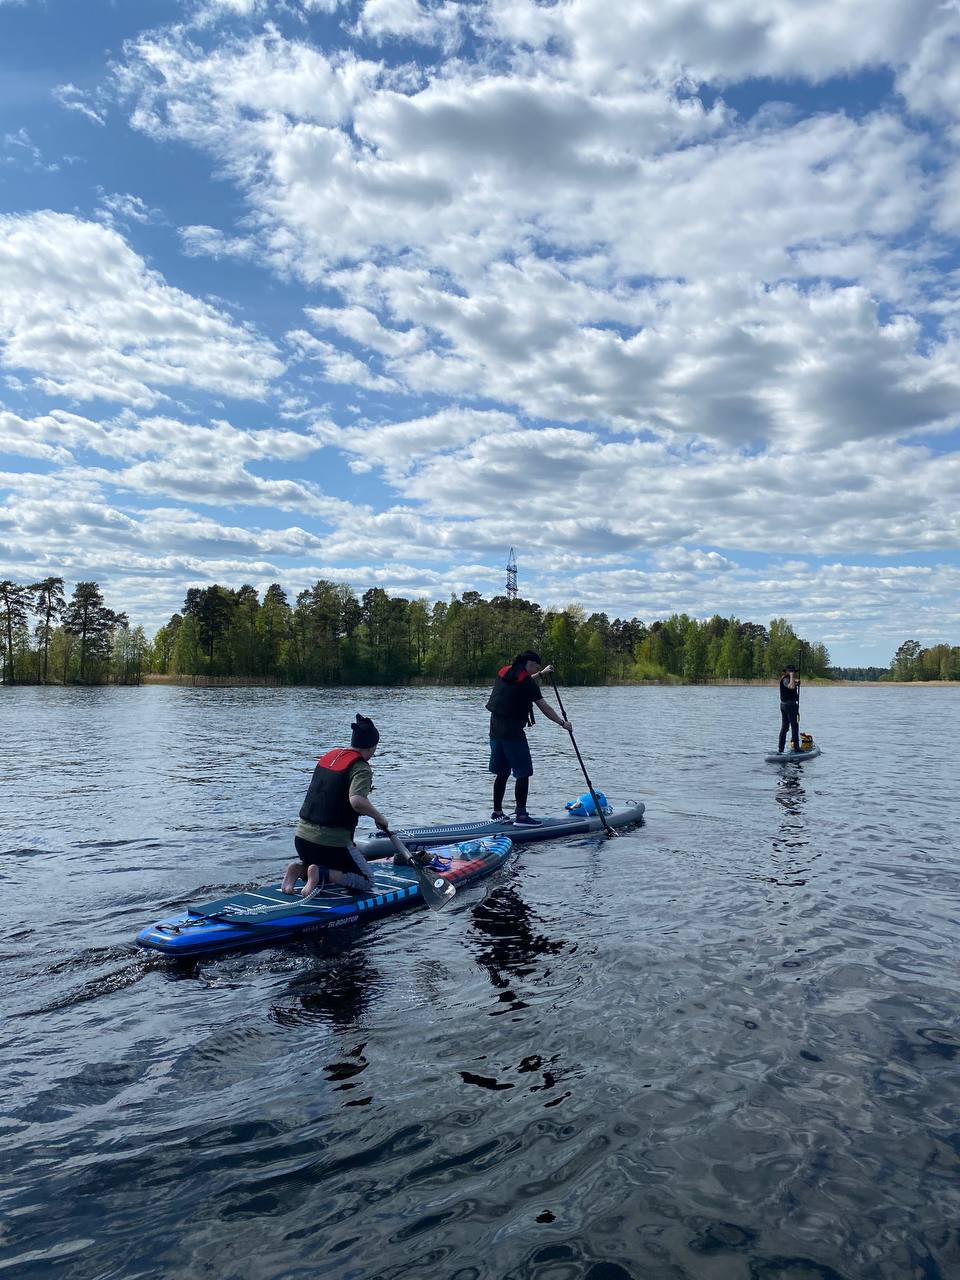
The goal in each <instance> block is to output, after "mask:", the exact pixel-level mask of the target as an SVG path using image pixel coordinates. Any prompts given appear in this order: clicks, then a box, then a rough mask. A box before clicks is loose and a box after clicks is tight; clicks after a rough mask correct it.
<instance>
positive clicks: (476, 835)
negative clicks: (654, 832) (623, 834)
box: [357, 800, 644, 858]
mask: <svg viewBox="0 0 960 1280" xmlns="http://www.w3.org/2000/svg"><path fill="white" fill-rule="evenodd" d="M643 810H644V805H643V804H642V803H641V802H640V801H632V800H631V801H628V802H627V803H626V804H614V805H610V806H609V808H608V809H607V811H606V812H605V814H604V817H605V818H606V821H607V825H608V826H610V827H627V826H631V825H632V824H635V823H638V822H640V821H641V819H642V818H643ZM602 830H603V823H602V822H601V820H600V819H599V818H598V817H597V816H596V814H594V815H593V816H592V817H588V818H583V817H576V816H574V815H573V814H571V813H564V814H563V816H562V817H559V818H555V817H551V818H541V819H540V824H539V826H536V827H528V826H526V825H524V824H523V823H520V822H513V821H512V820H511V819H507V821H506V822H492V821H490V820H489V819H485V820H482V821H479V822H449V823H444V822H434V823H431V824H430V825H429V826H423V827H406V828H404V830H402V831H401V832H400V833H399V834H400V838H401V839H402V840H403V841H404V842H405V843H406V844H429V845H443V844H452V843H454V842H455V841H457V840H478V839H481V838H485V837H487V836H493V835H503V836H509V837H510V839H511V840H512V841H513V843H514V844H529V843H530V842H531V841H533V840H559V839H561V838H562V837H564V836H578V835H584V834H586V833H588V832H590V831H602ZM357 844H358V848H359V849H360V850H361V851H362V853H363V856H364V857H365V858H383V857H386V855H387V854H388V853H390V852H392V846H391V844H390V839H389V837H388V836H383V835H372V836H368V837H367V839H366V840H360V841H358V842H357Z"/></svg>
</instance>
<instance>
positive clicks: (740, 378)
mask: <svg viewBox="0 0 960 1280" xmlns="http://www.w3.org/2000/svg"><path fill="white" fill-rule="evenodd" d="M958 237H960V0H947V2H946V3H943V2H940V0H910V3H904V0H805V2H804V3H803V4H797V3H796V0H722V3H721V2H719V0H555V2H551V0H270V2H268V0H82V3H79V2H78V0H0V577H11V578H13V579H14V580H16V581H33V580H36V579H38V578H40V577H45V576H48V575H60V576H63V577H64V578H65V579H66V582H67V589H68V591H69V590H71V589H72V586H73V585H75V584H76V582H77V581H80V580H88V579H94V580H96V581H97V582H99V583H100V585H101V588H102V589H103V592H104V595H105V598H106V601H107V603H108V605H110V606H111V607H112V608H115V609H123V610H125V611H126V612H127V613H128V614H129V616H130V620H131V624H132V625H135V624H140V625H143V626H144V627H145V628H146V630H147V632H148V634H152V632H153V631H154V630H155V629H156V628H157V627H159V626H160V625H161V624H163V623H164V622H165V621H167V620H168V619H169V617H170V615H171V614H172V613H173V612H175V611H176V610H177V609H179V607H180V606H181V605H182V602H183V597H184V594H185V592H186V590H187V588H188V587H191V586H205V585H209V584H211V583H214V582H218V583H221V584H222V585H225V586H231V587H239V586H240V585H242V584H243V583H251V584H252V585H253V586H255V587H257V588H258V590H260V591H261V592H262V591H263V590H265V588H266V587H267V586H268V585H269V584H270V583H272V582H279V583H280V584H281V585H282V586H283V587H284V588H285V589H286V590H287V592H288V595H289V596H290V598H291V600H293V599H294V598H295V596H296V594H297V593H298V592H299V591H301V590H304V589H305V588H307V587H309V586H310V585H311V584H312V583H313V582H315V581H316V580H317V579H318V578H328V579H333V580H335V581H338V582H347V583H349V584H350V585H351V586H352V587H353V588H354V589H355V590H356V591H357V592H358V593H362V592H363V591H365V590H367V589H368V588H369V587H373V586H379V587H383V588H384V589H385V590H386V591H387V592H389V593H391V594H400V595H404V596H407V597H424V598H426V599H428V600H431V601H432V600H439V599H447V598H449V596H450V594H451V593H454V592H456V593H460V592H462V591H464V590H477V591H480V592H481V593H482V594H483V595H485V596H488V597H489V596H492V595H495V594H501V593H502V592H503V589H504V582H505V572H504V567H505V564H506V560H507V555H508V552H509V550H510V548H511V547H513V548H515V551H516V556H517V561H518V565H519V585H520V593H521V595H523V596H525V597H527V598H531V599H535V600H538V601H539V602H540V603H541V604H543V605H544V606H553V607H563V606H565V605H567V604H570V603H573V602H576V603H579V604H581V605H583V607H584V608H585V609H586V611H587V613H588V614H589V613H591V612H593V611H600V610H602V611H605V612H606V613H608V614H609V615H610V617H611V618H612V617H615V616H619V617H638V618H641V619H642V620H644V621H645V622H648V623H649V622H650V621H652V620H654V619H655V618H663V617H667V616H668V615H669V614H671V613H673V612H686V613H688V614H690V615H691V616H694V617H701V618H702V617H707V616H710V615H711V614H713V613H720V614H722V615H724V616H730V615H735V616H737V617H739V618H741V619H743V620H745V621H746V620H750V621H756V622H762V623H764V624H766V623H769V621H770V619H771V618H774V617H781V616H782V617H786V618H788V619H789V620H790V621H791V622H792V623H793V624H794V626H795V628H796V629H797V631H798V632H799V633H800V634H801V635H802V636H804V637H805V638H806V639H809V640H814V641H815V640H819V641H822V642H823V643H825V644H826V645H827V647H828V649H829V651H830V654H831V657H832V659H833V661H834V662H835V663H837V664H840V665H869V664H879V665H886V664H887V663H889V661H890V659H891V657H892V656H893V653H894V651H895V650H896V648H897V646H898V645H899V644H900V643H901V642H902V641H903V640H905V639H907V638H916V639H918V640H920V641H921V643H923V644H934V643H938V642H947V643H952V644H960V603H958V602H960V359H958V356H960V254H958Z"/></svg>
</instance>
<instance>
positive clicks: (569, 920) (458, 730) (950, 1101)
mask: <svg viewBox="0 0 960 1280" xmlns="http://www.w3.org/2000/svg"><path fill="white" fill-rule="evenodd" d="M485 698H486V693H485V691H483V690H479V689H420V690H399V691H390V690H388V691H382V690H345V691H344V690H335V691H331V690H265V689H230V690H220V689H208V690H204V689H182V688H168V687H147V688H142V689H90V690H82V689H78V690H64V689H7V690H0V741H2V743H3V753H2V759H0V875H2V895H3V896H2V903H3V920H4V928H3V932H2V936H0V984H2V993H3V995H2V999H3V1008H4V1028H3V1038H2V1048H0V1088H2V1103H0V1109H2V1112H3V1118H2V1131H0V1132H2V1138H3V1146H4V1151H5V1154H4V1159H3V1164H2V1174H0V1176H2V1179H3V1182H2V1190H3V1206H2V1220H0V1271H6V1273H8V1274H11V1275H16V1276H17V1277H33V1276H36V1277H41V1276H42V1277H44V1280H49V1277H52V1276H55V1277H57V1280H81V1278H82V1280H92V1278H94V1277H96V1278H97V1280H106V1278H107V1277H117V1278H118V1280H121V1278H122V1280H134V1278H136V1277H141V1276H143V1277H147V1276H150V1277H157V1276H160V1277H163V1278H164V1280H169V1278H181V1277H182V1278H183V1280H186V1278H187V1277H190V1278H191V1280H192V1278H194V1277H198V1276H206V1277H216V1278H217V1280H232V1278H234V1277H236V1278H237V1280H259V1278H260V1277H263V1278H265V1280H266V1278H268V1277H269V1278H271V1280H272V1278H286V1277H297V1278H300V1277H316V1276H330V1277H351V1278H352V1277H356V1278H358V1280H366V1278H368V1277H385V1278H386V1277H390V1278H391V1280H392V1278H395V1277H427V1276H431V1277H450V1278H454V1277H455V1278H456V1280H505V1278H509V1280H522V1278H526V1277H537V1278H538V1280H580V1278H581V1277H583V1278H589V1280H622V1278H623V1277H636V1278H642V1280H661V1278H663V1280H681V1278H685V1277H691V1278H695V1280H774V1278H776V1280H781V1278H782V1280H825V1278H826V1280H830V1278H834V1277H842V1278H845V1280H854V1278H856V1280H877V1278H881V1280H885V1278H886V1277H890V1278H891V1280H894V1278H895V1280H905V1278H913V1277H916V1278H917V1280H935V1278H937V1277H943V1278H944V1280H950V1278H952V1280H956V1277H957V1276H958V1275H960V1229H958V1224H960V1024H958V997H960V854H958V851H957V829H958V818H960V804H958V799H957V782H956V778H957V734H956V732H955V729H956V726H957V723H958V720H960V690H956V689H944V688H936V689H916V688H910V689H901V688H887V689H884V688H863V689H857V688H838V689H822V688H812V687H811V688H805V689H804V690H803V693H802V702H801V718H802V725H803V727H805V728H807V729H809V730H811V731H812V732H813V734H814V737H815V738H816V740H817V741H818V742H819V743H820V744H821V745H822V747H823V755H822V756H821V757H820V758H819V759H817V760H816V761H811V762H809V763H808V764H806V765H803V766H795V765H794V766H780V767H777V766H773V765H766V764H764V762H763V754H764V753H765V752H766V751H769V750H772V749H774V747H775V745H776V736H777V730H778V727H779V711H778V704H777V693H776V689H775V688H772V687H771V688H770V689H757V688H704V689H697V688H677V689H669V688H631V689H571V690H568V691H567V690H565V691H563V698H564V704H565V706H566V708H567V712H568V714H569V715H570V717H571V719H572V720H573V722H574V729H575V732H576V736H577V741H578V743H579V745H580V747H581V750H582V751H583V754H584V756H585V758H586V761H587V764H588V767H589V769H590V773H591V776H592V779H593V781H594V783H595V784H596V785H597V786H598V787H600V788H602V789H603V790H604V791H605V792H606V794H607V795H608V797H610V799H617V800H635V799H639V800H643V801H644V802H645V804H646V805H647V812H646V821H645V823H644V825H643V826H642V827H639V828H637V829H635V830H633V831H631V832H629V833H628V834H626V835H624V836H622V837H621V838H619V839H616V840H609V839H606V838H604V837H602V836H600V837H593V838H590V839H576V840H569V841H566V842H558V843H554V844H549V843H548V844H543V845H539V846H538V845H528V846H525V847H521V848H520V850H519V851H518V852H516V853H515V855H514V856H513V858H512V860H511V861H510V862H509V863H508V864H507V865H506V867H505V868H504V869H503V870H501V871H500V872H499V873H498V874H497V875H496V876H495V877H493V878H492V879H490V880H488V881H486V882H485V883H484V884H482V885H479V886H477V887H476V888H475V889H473V890H466V891H462V892H461V893H460V894H458V896H457V898H456V900H455V902H454V903H453V905H452V906H451V907H450V908H448V909H447V910H445V911H443V912H440V913H432V912H428V911H425V910H423V911H416V912H411V913H408V914H405V915H399V916H394V917H391V918H387V919H385V920H383V921H380V922H379V923H375V924H373V925H370V926H367V927H366V928H363V929H359V928H358V929H355V930H343V929H341V930H338V931H337V936H336V937H335V938H333V939H330V940H321V941H310V942H299V943H292V944H287V945H285V946H283V947H274V948H271V949H267V950H263V951H256V952H247V953H238V954H235V955H227V956H223V957H220V958H208V959H204V960H202V961H201V962H199V963H197V964H195V965H193V966H188V967H184V966H181V967H179V968H178V967H175V966H174V965H172V963H171V962H170V961H167V960H164V959H163V958H161V957H159V956H155V955H150V954H146V953H141V952H139V951H138V950H137V948H136V947H135V946H134V944H133V937H134V934H135V932H136V931H137V929H139V928H140V927H141V926H142V925H144V924H147V923H149V922H150V921H151V920H154V919H156V918H158V917H159V916H161V915H164V914H168V913H170V912H171V911H172V910H174V909H177V908H179V907H181V906H182V905H184V904H186V903H188V902H190V901H203V900H204V899H211V898H215V897H219V896H222V895H224V894H226V893H229V892H232V891H234V890H235V889H238V888H240V887H242V886H247V885H251V884H253V883H262V882H264V881H269V880H274V881H275V880H276V879H278V878H279V875H280V873H281V871H282V868H283V867H284V865H285V863H286V861H287V860H288V855H289V853H290V850H291V841H292V826H293V822H294V820H295V815H296V812H297V809H298V808H299V805H300V802H301V799H302V795H303V792H304V790H305V788H306V784H307V781H308V778H309V774H310V771H311V769H312V765H313V761H314V759H315V758H316V756H317V755H318V754H319V753H320V752H321V751H322V750H324V749H326V748H327V747H330V746H333V745H338V744H341V743H342V742H344V741H345V735H346V733H347V732H348V728H347V726H348V725H349V721H350V719H351V718H352V716H353V713H354V712H355V711H357V710H360V711H363V712H364V713H365V714H367V715H371V716H373V718H374V719H375V721H376V722H377V724H378V725H379V727H380V729H381V732H382V735H383V737H382V743H381V750H380V752H379V753H378V755H377V757H376V758H375V760H374V768H375V775H376V784H377V790H376V794H375V799H376V801H377V803H378V805H379V806H380V808H381V809H382V810H383V811H384V812H385V813H386V814H387V815H388V817H389V818H390V819H391V820H392V821H393V822H395V823H396V824H397V825H404V824H407V825H409V824H412V823H415V822H417V821H420V820H425V819H429V818H435V817H436V818H451V819H455V818H467V817H473V816H476V815H480V814H483V815H486V814H487V813H488V812H489V809H490V786H489V779H488V776H487V774H486V773H485V769H486V747H485V732H486V717H485V713H484V712H483V710H482V707H483V703H484V701H485ZM530 739H531V743H532V746H533V751H534V760H535V767H536V770H537V773H536V776H535V778H534V780H533V784H532V787H531V803H530V807H531V809H532V810H533V811H534V812H538V811H539V812H543V813H545V812H556V811H558V810H559V809H560V808H562V805H563V803H564V801H566V800H568V799H570V798H572V797H574V796H577V795H579V794H580V792H581V791H583V790H584V786H583V784H582V779H581V775H580V773H579V770H578V767H577V763H576V758H575V756H574V755H573V752H572V750H571V747H570V743H569V739H568V737H567V735H566V734H564V733H562V732H561V731H560V730H559V729H558V728H557V727H556V726H554V725H552V724H549V723H547V722H546V721H543V720H541V721H540V722H539V723H538V724H537V726H536V728H535V729H533V730H532V731H531V732H530ZM365 825H366V820H365Z"/></svg>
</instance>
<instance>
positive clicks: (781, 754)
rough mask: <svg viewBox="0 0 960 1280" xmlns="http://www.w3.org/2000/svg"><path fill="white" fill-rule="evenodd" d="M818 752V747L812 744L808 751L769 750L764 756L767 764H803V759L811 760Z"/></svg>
mask: <svg viewBox="0 0 960 1280" xmlns="http://www.w3.org/2000/svg"><path fill="white" fill-rule="evenodd" d="M819 754H820V748H819V747H818V746H817V745H816V744H814V745H813V746H812V747H811V748H810V750H809V751H771V753H770V755H768V756H764V759H765V760H766V762H767V764H803V762H804V760H812V759H813V758H814V757H815V756H818V755H819Z"/></svg>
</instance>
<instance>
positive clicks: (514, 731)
mask: <svg viewBox="0 0 960 1280" xmlns="http://www.w3.org/2000/svg"><path fill="white" fill-rule="evenodd" d="M552 670H553V667H552V666H549V667H544V668H543V669H542V670H541V668H540V655H539V653H534V651H533V650H532V649H524V651H523V653H518V654H517V656H516V657H515V658H514V660H513V662H512V663H511V664H510V666H509V667H501V668H500V670H499V671H498V672H497V677H496V679H495V680H494V682H493V691H492V693H491V694H490V697H489V699H488V700H487V710H488V711H489V712H490V772H491V773H492V774H495V775H496V776H495V777H494V781H493V813H492V814H491V815H490V817H491V818H493V820H494V821H495V822H505V821H506V814H505V813H504V812H503V797H504V795H505V794H506V791H507V782H508V781H509V778H510V774H511V773H512V774H513V776H514V778H515V779H516V781H515V784H514V799H515V800H516V804H517V812H516V814H515V816H514V819H513V820H514V822H519V823H522V824H523V825H524V826H532V827H536V826H539V825H540V824H539V820H538V819H537V818H532V817H531V816H530V814H529V813H528V812H527V791H528V789H529V787H530V778H531V776H532V774H533V761H532V759H531V758H530V746H529V744H528V742H527V735H526V734H525V733H524V729H525V727H526V726H527V725H528V724H533V708H534V707H535V706H537V707H539V708H540V710H541V711H542V712H543V714H544V715H545V716H546V717H547V719H548V720H552V721H553V722H554V724H558V725H560V727H561V729H566V730H567V731H568V732H569V731H570V730H571V729H572V728H573V725H572V724H571V723H570V721H569V720H564V719H563V718H562V717H561V716H558V715H557V713H556V711H554V709H553V707H551V706H550V704H549V702H547V701H545V699H544V696H543V693H542V691H541V689H540V686H539V685H538V684H537V682H536V681H535V680H534V678H533V677H534V676H535V675H537V674H538V673H539V674H540V675H547V674H548V672H550V671H552Z"/></svg>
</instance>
